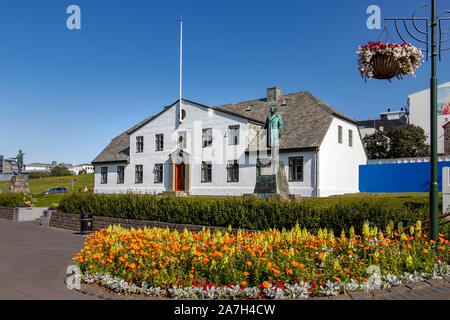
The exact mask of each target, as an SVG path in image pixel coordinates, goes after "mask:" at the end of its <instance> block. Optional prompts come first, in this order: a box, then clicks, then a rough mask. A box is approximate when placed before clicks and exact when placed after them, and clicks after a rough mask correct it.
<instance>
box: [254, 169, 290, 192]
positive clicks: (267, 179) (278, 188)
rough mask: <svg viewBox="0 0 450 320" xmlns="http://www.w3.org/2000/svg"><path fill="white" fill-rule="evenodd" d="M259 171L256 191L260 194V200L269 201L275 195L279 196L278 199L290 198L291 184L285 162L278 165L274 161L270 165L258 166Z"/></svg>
mask: <svg viewBox="0 0 450 320" xmlns="http://www.w3.org/2000/svg"><path fill="white" fill-rule="evenodd" d="M258 170H259V174H258V175H257V176H256V184H255V191H254V193H257V194H258V198H262V199H267V198H269V197H270V198H272V197H273V196H274V195H279V196H277V198H283V199H287V198H288V195H289V184H288V181H287V178H286V172H285V170H284V162H283V161H278V165H277V163H276V162H274V161H271V162H270V164H268V165H264V164H258Z"/></svg>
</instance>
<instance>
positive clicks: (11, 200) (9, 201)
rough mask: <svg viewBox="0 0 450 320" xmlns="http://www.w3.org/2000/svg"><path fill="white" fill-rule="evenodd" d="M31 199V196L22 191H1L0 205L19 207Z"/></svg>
mask: <svg viewBox="0 0 450 320" xmlns="http://www.w3.org/2000/svg"><path fill="white" fill-rule="evenodd" d="M27 200H29V197H27V196H25V195H24V194H22V193H1V194H0V207H12V208H14V207H17V206H19V205H22V204H24V202H25V201H27Z"/></svg>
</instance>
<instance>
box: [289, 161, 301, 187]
mask: <svg viewBox="0 0 450 320" xmlns="http://www.w3.org/2000/svg"><path fill="white" fill-rule="evenodd" d="M289 181H303V157H292V158H291V157H290V158H289Z"/></svg>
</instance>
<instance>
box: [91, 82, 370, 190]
mask: <svg viewBox="0 0 450 320" xmlns="http://www.w3.org/2000/svg"><path fill="white" fill-rule="evenodd" d="M182 102H183V103H182V111H181V112H180V104H179V101H176V102H175V103H173V104H172V105H170V106H167V107H164V108H163V110H162V111H161V112H160V113H158V114H157V115H155V116H151V117H149V118H147V119H145V120H144V121H142V122H141V123H139V124H137V125H136V126H134V127H133V128H131V129H129V130H128V131H126V132H124V133H122V134H120V135H119V136H117V137H115V138H114V139H113V140H112V141H111V143H110V144H109V145H108V146H107V147H106V148H105V149H104V150H103V151H102V152H101V153H100V154H99V155H98V156H97V157H96V158H95V159H94V160H93V162H92V163H93V165H94V171H95V192H96V193H124V192H129V191H131V192H140V193H157V194H158V193H162V192H165V191H181V192H185V193H187V194H189V195H242V194H246V193H253V191H254V188H255V182H256V175H257V167H256V163H257V161H258V159H263V158H269V157H270V155H267V154H266V153H267V147H266V146H265V138H266V137H265V130H263V127H264V122H265V119H266V117H267V116H268V115H269V109H270V107H271V106H272V105H275V106H276V107H277V113H279V114H281V115H282V117H283V120H284V132H283V134H282V136H281V144H280V160H281V161H283V162H284V165H285V172H286V175H287V179H288V182H289V188H290V192H291V193H293V194H301V195H302V196H304V197H314V196H329V195H336V194H344V193H356V192H358V191H359V190H358V171H359V168H358V167H359V165H361V164H365V163H366V161H367V157H366V154H365V151H364V148H363V144H362V141H361V137H360V134H359V131H358V122H357V121H355V120H352V119H350V118H349V117H347V116H345V115H344V114H342V113H340V112H339V111H337V110H335V109H333V108H331V107H330V106H328V105H327V104H325V103H324V102H322V101H320V100H319V99H317V98H316V97H314V96H312V95H311V94H310V93H309V92H306V91H304V92H297V93H292V94H285V95H282V93H281V89H279V88H270V89H267V96H266V97H265V98H262V99H257V100H251V101H245V102H239V103H232V104H227V105H222V106H216V107H210V106H205V105H202V104H199V103H196V102H193V101H189V100H185V99H183V100H182Z"/></svg>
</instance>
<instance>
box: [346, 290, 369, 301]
mask: <svg viewBox="0 0 450 320" xmlns="http://www.w3.org/2000/svg"><path fill="white" fill-rule="evenodd" d="M350 296H351V297H352V299H353V300H373V295H372V293H371V292H364V291H356V292H352V293H350Z"/></svg>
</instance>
